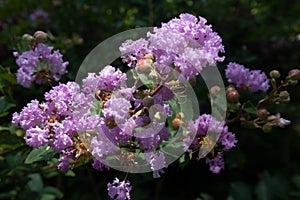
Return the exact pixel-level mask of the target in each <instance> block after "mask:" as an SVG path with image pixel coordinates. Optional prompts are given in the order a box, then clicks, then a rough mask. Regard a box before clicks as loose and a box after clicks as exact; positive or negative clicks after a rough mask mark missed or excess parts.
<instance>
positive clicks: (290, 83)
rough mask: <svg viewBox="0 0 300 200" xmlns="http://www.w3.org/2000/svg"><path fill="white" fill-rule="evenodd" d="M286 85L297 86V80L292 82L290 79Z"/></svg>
mask: <svg viewBox="0 0 300 200" xmlns="http://www.w3.org/2000/svg"><path fill="white" fill-rule="evenodd" d="M288 84H289V85H297V84H298V81H297V80H292V79H290V80H288Z"/></svg>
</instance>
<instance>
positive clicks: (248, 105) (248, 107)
mask: <svg viewBox="0 0 300 200" xmlns="http://www.w3.org/2000/svg"><path fill="white" fill-rule="evenodd" d="M243 109H244V110H245V111H246V112H248V113H251V114H255V115H256V108H255V106H254V105H253V103H252V102H251V101H247V102H246V103H245V104H244V105H243Z"/></svg>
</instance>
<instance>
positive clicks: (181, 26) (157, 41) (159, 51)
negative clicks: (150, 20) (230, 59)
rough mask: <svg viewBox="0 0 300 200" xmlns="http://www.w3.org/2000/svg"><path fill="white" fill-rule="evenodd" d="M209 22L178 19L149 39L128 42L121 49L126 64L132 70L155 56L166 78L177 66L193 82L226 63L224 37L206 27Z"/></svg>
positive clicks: (184, 15)
mask: <svg viewBox="0 0 300 200" xmlns="http://www.w3.org/2000/svg"><path fill="white" fill-rule="evenodd" d="M206 22H207V21H206V19H204V18H202V17H199V19H198V18H196V17H195V16H193V15H191V14H181V15H180V16H179V19H178V18H175V19H172V20H170V21H169V22H167V23H162V26H161V27H160V28H154V31H153V33H150V32H148V34H147V39H148V40H145V39H139V40H136V41H127V42H125V43H124V44H123V45H122V46H121V47H120V51H121V55H122V57H123V61H124V62H126V63H127V64H128V65H129V66H135V65H133V64H132V63H135V62H137V60H139V59H141V58H142V55H143V54H146V53H151V54H153V56H154V57H155V62H154V64H155V66H156V68H157V70H158V71H159V72H160V73H162V74H168V73H169V72H170V67H171V66H172V65H174V66H175V67H177V69H178V70H179V71H180V72H181V75H180V76H183V77H184V78H185V79H191V78H193V77H195V76H196V75H198V74H199V73H200V71H201V70H202V69H203V68H204V67H206V66H210V65H216V63H217V62H222V61H223V60H224V57H220V56H219V53H222V52H224V46H223V45H222V39H221V37H220V36H219V35H218V34H217V33H216V32H214V31H213V30H212V28H211V25H206Z"/></svg>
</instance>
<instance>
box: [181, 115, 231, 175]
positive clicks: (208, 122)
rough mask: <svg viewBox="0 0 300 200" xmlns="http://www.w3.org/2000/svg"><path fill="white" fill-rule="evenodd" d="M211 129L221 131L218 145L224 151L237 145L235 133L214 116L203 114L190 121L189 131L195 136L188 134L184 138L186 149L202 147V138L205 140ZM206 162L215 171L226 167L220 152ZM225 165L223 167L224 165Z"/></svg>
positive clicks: (217, 171) (216, 131) (193, 149)
mask: <svg viewBox="0 0 300 200" xmlns="http://www.w3.org/2000/svg"><path fill="white" fill-rule="evenodd" d="M209 131H213V132H215V133H219V136H218V138H217V141H216V142H217V145H218V146H220V147H221V149H222V151H228V150H230V149H232V148H233V147H235V145H236V143H237V140H236V138H235V135H234V134H233V133H232V132H230V131H228V127H227V126H225V125H224V123H222V122H219V121H217V120H216V119H215V118H214V117H213V116H211V115H208V114H203V115H201V116H199V117H198V118H197V119H196V120H191V121H189V123H188V127H187V132H188V133H193V135H195V137H194V138H192V137H191V135H187V136H186V137H185V138H184V139H183V149H184V151H186V152H187V151H189V150H192V151H195V150H198V149H199V148H201V142H202V140H205V136H206V135H207V133H208V132H209ZM206 163H207V164H209V166H210V170H211V171H212V172H213V173H219V172H220V170H221V169H223V168H224V161H223V158H222V155H221V152H220V155H219V154H218V155H217V156H216V157H215V158H214V159H209V158H207V160H206ZM222 166H223V167H222Z"/></svg>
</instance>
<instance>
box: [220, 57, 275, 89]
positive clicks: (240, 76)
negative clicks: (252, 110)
mask: <svg viewBox="0 0 300 200" xmlns="http://www.w3.org/2000/svg"><path fill="white" fill-rule="evenodd" d="M225 75H226V78H227V79H228V82H229V83H235V84H236V86H237V87H241V86H243V85H245V86H248V87H250V91H252V92H258V91H260V90H261V91H263V92H266V91H267V90H268V89H269V87H270V85H269V80H268V78H267V76H266V74H265V73H264V72H262V71H260V70H250V69H248V68H246V67H245V66H243V65H241V64H238V63H234V62H230V63H229V64H228V65H227V69H226V70H225Z"/></svg>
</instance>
